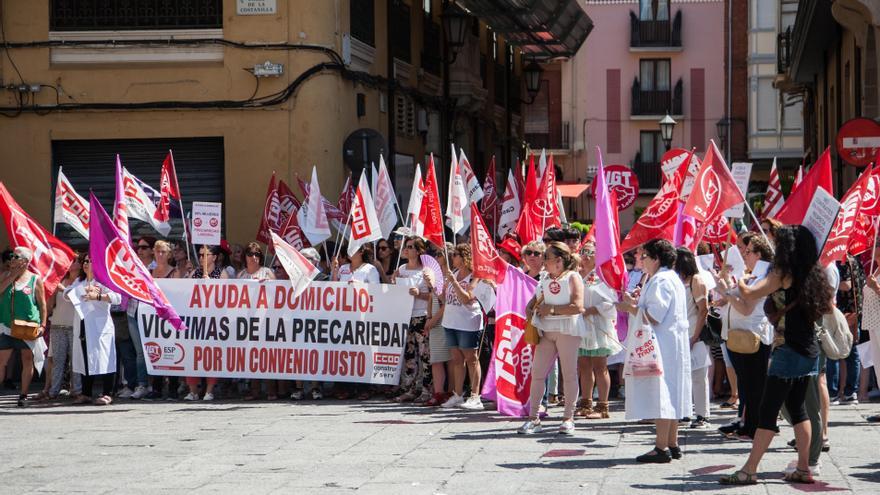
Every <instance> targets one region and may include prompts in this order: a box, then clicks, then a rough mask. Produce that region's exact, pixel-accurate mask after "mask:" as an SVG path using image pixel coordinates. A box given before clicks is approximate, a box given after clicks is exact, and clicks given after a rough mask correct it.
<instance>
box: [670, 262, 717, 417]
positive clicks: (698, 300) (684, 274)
mask: <svg viewBox="0 0 880 495" xmlns="http://www.w3.org/2000/svg"><path fill="white" fill-rule="evenodd" d="M675 272H676V273H677V274H678V276H679V278H681V282H682V283H683V284H684V290H685V299H686V302H687V315H688V338H689V341H690V347H691V384H692V387H691V388H692V390H693V399H694V416H696V417H695V418H694V420H693V421H692V422H691V428H696V429H705V428H709V427H710V425H709V367H710V366H712V357H711V356H710V355H709V348H708V347H707V346H706V344H704V343H703V342H700V333H701V332H702V330H703V325H705V324H706V317H707V316H708V315H709V290H708V289H707V288H706V284H705V282H704V281H703V278H702V277H701V276H700V274H699V269H698V268H697V260H696V258H694V253H692V252H691V251H690V249H688V248H684V247H680V248H678V249H677V250H676V256H675Z"/></svg>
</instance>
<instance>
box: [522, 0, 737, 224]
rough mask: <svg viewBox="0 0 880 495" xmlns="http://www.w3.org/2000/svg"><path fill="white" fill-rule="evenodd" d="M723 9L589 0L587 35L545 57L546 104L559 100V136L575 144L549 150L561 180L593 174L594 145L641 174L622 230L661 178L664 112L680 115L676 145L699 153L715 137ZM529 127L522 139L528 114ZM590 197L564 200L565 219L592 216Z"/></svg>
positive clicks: (610, 160) (716, 1) (710, 1)
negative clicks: (576, 45)
mask: <svg viewBox="0 0 880 495" xmlns="http://www.w3.org/2000/svg"><path fill="white" fill-rule="evenodd" d="M724 9H725V3H724V1H723V0H587V1H586V2H585V10H586V12H587V14H588V15H589V16H590V17H591V18H592V19H593V21H594V23H595V28H594V31H593V32H592V33H591V34H590V38H589V40H587V42H586V43H585V44H584V46H583V47H581V49H580V51H579V52H578V53H577V55H576V56H575V57H574V58H572V59H570V60H567V61H564V62H559V63H557V64H548V65H547V66H546V74H547V76H546V77H545V82H546V83H548V84H549V87H548V88H547V90H546V91H548V97H549V100H550V103H549V105H548V107H549V108H550V109H552V108H554V103H555V104H556V106H557V107H558V108H559V118H560V119H561V121H562V123H563V125H560V126H558V127H559V128H560V129H561V130H562V132H568V136H565V137H564V138H563V139H562V140H561V141H560V142H562V143H571V144H570V145H569V146H567V148H561V149H558V150H554V157H555V159H556V163H557V164H558V165H560V166H561V167H562V171H563V177H564V179H565V182H589V181H590V180H591V179H592V177H593V176H594V175H595V171H596V166H597V157H596V146H599V147H600V148H601V149H602V153H603V155H604V160H605V164H606V165H611V164H621V165H626V166H628V167H631V168H632V169H633V170H634V171H635V173H636V175H637V176H638V178H639V182H640V185H641V188H640V197H639V198H638V199H637V201H636V203H635V205H634V206H632V207H630V208H628V209H627V210H624V211H622V212H621V224H622V225H621V227H622V228H623V229H624V230H626V229H628V228H629V226H630V225H631V224H632V222H633V218H634V214H635V213H637V212H639V211H641V209H642V208H644V206H645V205H646V204H647V203H648V201H650V199H651V197H652V196H653V195H654V193H655V192H656V190H657V188H658V187H659V183H660V180H661V179H660V177H661V172H660V164H659V162H660V157H661V156H662V155H663V153H664V152H665V145H664V142H663V140H662V139H661V135H660V128H659V125H658V122H659V120H660V119H661V118H663V117H664V116H665V115H666V114H667V113H669V114H670V115H672V117H673V118H674V119H675V121H676V125H675V127H674V131H673V136H672V143H671V146H672V147H674V148H675V147H680V148H687V149H690V148H692V147H693V148H696V150H697V151H698V152H700V153H702V152H704V151H705V149H706V146H707V144H708V142H709V140H710V139H715V141H716V143H719V140H718V136H717V135H716V134H717V131H716V129H717V127H716V123H717V122H718V121H719V120H721V119H722V118H723V117H724V116H725V115H726V103H725V82H726V74H725V71H724V67H725V64H724V61H725V56H726V53H725V50H726V48H725V46H726V45H725V36H726V32H725V16H724V14H725V12H724ZM556 72H558V77H557V75H556V74H555V73H556ZM556 80H558V81H559V82H558V83H556V84H558V88H554V87H553V85H554V82H555V81H556ZM554 91H556V92H558V101H557V102H554V101H553V100H554ZM543 92H544V91H543V90H542V93H543ZM539 96H540V95H539ZM553 118H554V116H553V115H552V112H551V115H550V119H553ZM526 127H527V129H526V134H527V139H528V137H529V135H528V134H529V122H528V120H527V123H526ZM550 127H551V128H552V126H550ZM566 138H567V139H566ZM552 141H553V140H552V139H551V140H550V142H552ZM719 146H723V145H722V144H721V143H719ZM551 147H552V146H551ZM590 203H591V202H590V201H589V199H587V198H586V197H581V198H577V199H574V200H567V202H566V209H567V210H569V216H570V217H571V218H575V219H591V218H592V215H593V211H594V205H592V204H590Z"/></svg>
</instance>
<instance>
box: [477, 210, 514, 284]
mask: <svg viewBox="0 0 880 495" xmlns="http://www.w3.org/2000/svg"><path fill="white" fill-rule="evenodd" d="M471 253H473V265H474V269H473V272H474V278H483V279H489V280H494V281H495V283H496V284H500V283H501V282H504V276H505V275H506V274H507V262H506V261H504V259H503V258H501V256H499V255H498V250H497V249H495V243H494V242H492V236H491V235H490V234H489V230H488V229H486V224H485V223H483V218H482V217H481V216H480V210H478V209H477V205H475V204H474V203H471Z"/></svg>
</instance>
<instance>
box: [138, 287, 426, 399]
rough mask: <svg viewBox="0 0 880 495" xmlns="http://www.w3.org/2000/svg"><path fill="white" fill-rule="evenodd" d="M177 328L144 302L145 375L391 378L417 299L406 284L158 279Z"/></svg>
mask: <svg viewBox="0 0 880 495" xmlns="http://www.w3.org/2000/svg"><path fill="white" fill-rule="evenodd" d="M156 282H157V283H158V285H159V286H160V287H161V288H162V290H163V291H164V292H165V294H166V295H167V296H168V299H169V300H170V302H171V304H172V306H174V308H175V309H176V310H177V312H178V313H179V314H180V316H181V317H182V318H183V320H184V323H185V325H186V330H181V331H180V332H178V331H177V330H174V328H172V327H171V325H169V324H168V323H166V322H165V321H162V320H161V319H159V318H158V317H157V316H156V312H155V310H154V309H153V308H152V307H150V306H148V305H146V304H141V305H140V306H139V308H138V326H139V330H140V332H141V342H142V343H143V347H144V356H145V357H146V362H147V371H148V372H149V373H150V374H151V375H160V376H161V375H170V376H193V377H198V376H204V377H218V378H265V379H283V380H308V381H331V382H358V383H371V384H378V385H397V384H398V381H399V380H400V371H401V368H402V364H403V362H402V361H403V359H402V357H403V347H404V344H405V342H406V332H407V331H408V329H409V320H410V313H411V311H412V305H413V297H412V296H411V295H409V292H408V288H407V287H405V286H395V285H386V284H360V283H351V284H345V283H339V282H313V283H312V284H310V285H309V286H308V287H307V288H306V289H305V290H304V291H303V293H302V294H300V295H299V297H294V296H293V290H292V288H291V284H290V282H288V281H281V280H279V281H265V282H260V281H256V280H201V279H199V280H187V279H184V280H169V279H159V280H157V281H156Z"/></svg>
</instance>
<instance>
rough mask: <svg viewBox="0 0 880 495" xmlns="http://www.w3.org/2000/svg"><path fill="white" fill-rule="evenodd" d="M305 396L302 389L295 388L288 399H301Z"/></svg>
mask: <svg viewBox="0 0 880 495" xmlns="http://www.w3.org/2000/svg"><path fill="white" fill-rule="evenodd" d="M305 398H306V394H305V392H303V391H302V390H295V391H294V392H293V393H292V394H290V400H303V399H305Z"/></svg>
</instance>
